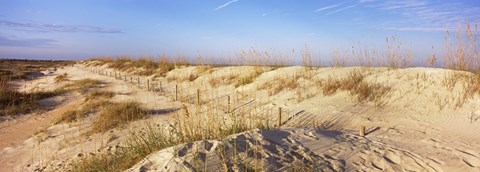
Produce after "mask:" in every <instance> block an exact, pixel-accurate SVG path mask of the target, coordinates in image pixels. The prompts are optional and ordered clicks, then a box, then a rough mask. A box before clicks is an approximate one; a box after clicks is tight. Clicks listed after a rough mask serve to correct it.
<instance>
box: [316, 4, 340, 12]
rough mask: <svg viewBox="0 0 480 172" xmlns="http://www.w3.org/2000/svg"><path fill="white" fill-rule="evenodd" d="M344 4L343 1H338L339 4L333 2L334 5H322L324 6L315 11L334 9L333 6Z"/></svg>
mask: <svg viewBox="0 0 480 172" xmlns="http://www.w3.org/2000/svg"><path fill="white" fill-rule="evenodd" d="M343 4H344V3H343V2H341V3H338V4H333V5H329V6H326V7H322V8H319V9H317V10H315V12H320V11H324V10H328V9H332V8H335V7H338V6H340V5H343Z"/></svg>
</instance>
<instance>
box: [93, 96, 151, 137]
mask: <svg viewBox="0 0 480 172" xmlns="http://www.w3.org/2000/svg"><path fill="white" fill-rule="evenodd" d="M147 113H148V112H147V111H145V110H143V109H142V108H140V104H139V103H137V102H124V103H111V102H107V103H105V104H103V105H102V107H101V110H100V112H99V114H97V116H96V118H95V119H94V120H93V121H92V126H91V127H92V132H94V133H97V132H105V131H107V130H109V129H112V128H115V127H118V126H121V125H124V124H127V123H129V122H131V121H135V120H139V119H142V118H145V117H146V115H147Z"/></svg>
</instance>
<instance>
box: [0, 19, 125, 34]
mask: <svg viewBox="0 0 480 172" xmlns="http://www.w3.org/2000/svg"><path fill="white" fill-rule="evenodd" d="M0 26H7V27H12V28H15V29H17V30H21V31H33V32H72V33H75V32H91V33H123V32H122V31H121V30H118V29H106V28H102V27H97V26H86V25H57V24H44V23H32V22H15V21H9V20H0Z"/></svg>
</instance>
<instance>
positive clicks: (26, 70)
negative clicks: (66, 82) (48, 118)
mask: <svg viewBox="0 0 480 172" xmlns="http://www.w3.org/2000/svg"><path fill="white" fill-rule="evenodd" d="M71 64H73V62H69V61H41V60H8V59H1V60H0V116H10V115H17V114H25V113H30V112H35V111H37V110H41V109H43V107H42V106H40V105H39V104H38V101H39V100H41V99H45V98H49V97H54V96H57V95H59V94H61V93H62V91H60V90H54V91H36V92H19V91H17V90H16V88H14V87H13V86H12V84H11V82H12V81H15V80H20V79H34V78H35V77H38V76H42V75H43V73H40V71H45V70H54V69H55V68H59V67H63V66H65V65H71Z"/></svg>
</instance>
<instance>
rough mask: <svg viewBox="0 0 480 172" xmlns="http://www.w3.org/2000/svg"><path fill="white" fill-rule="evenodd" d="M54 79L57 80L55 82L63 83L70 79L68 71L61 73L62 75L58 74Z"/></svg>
mask: <svg viewBox="0 0 480 172" xmlns="http://www.w3.org/2000/svg"><path fill="white" fill-rule="evenodd" d="M54 81H55V83H61V82H65V81H68V74H67V73H63V74H61V75H57V76H56V77H55V78H54Z"/></svg>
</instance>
